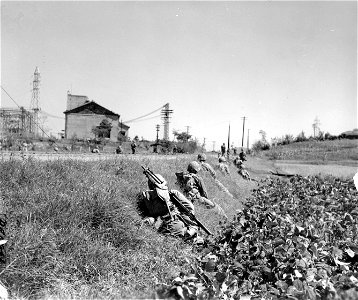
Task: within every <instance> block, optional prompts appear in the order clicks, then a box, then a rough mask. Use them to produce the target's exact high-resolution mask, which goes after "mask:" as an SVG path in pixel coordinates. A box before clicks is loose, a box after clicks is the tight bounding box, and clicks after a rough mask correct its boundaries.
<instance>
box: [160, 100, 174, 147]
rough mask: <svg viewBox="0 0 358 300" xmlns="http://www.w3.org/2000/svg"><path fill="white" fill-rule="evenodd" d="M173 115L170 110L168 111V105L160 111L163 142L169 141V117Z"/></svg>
mask: <svg viewBox="0 0 358 300" xmlns="http://www.w3.org/2000/svg"><path fill="white" fill-rule="evenodd" d="M172 113H173V110H172V109H169V103H167V104H165V105H164V107H163V109H162V111H161V115H162V120H163V123H164V134H163V140H166V141H169V119H170V115H171V114H172Z"/></svg>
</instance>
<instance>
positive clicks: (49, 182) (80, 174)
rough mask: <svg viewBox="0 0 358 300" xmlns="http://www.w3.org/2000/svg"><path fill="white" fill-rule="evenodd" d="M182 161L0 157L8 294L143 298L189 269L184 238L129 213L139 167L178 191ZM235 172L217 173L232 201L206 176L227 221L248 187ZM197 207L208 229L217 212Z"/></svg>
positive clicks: (140, 186)
mask: <svg viewBox="0 0 358 300" xmlns="http://www.w3.org/2000/svg"><path fill="white" fill-rule="evenodd" d="M210 160H211V162H212V163H214V162H215V161H216V159H215V158H210ZM189 161H190V159H189V160H188V159H187V158H177V159H175V160H148V159H144V158H143V159H138V160H137V161H135V160H125V159H109V160H104V161H96V162H83V161H76V160H69V161H60V160H58V161H51V162H50V161H47V162H40V161H35V160H32V159H28V160H24V161H16V160H12V161H1V162H0V169H1V172H0V184H1V193H2V198H3V199H4V203H5V205H4V207H5V213H6V214H7V217H8V227H7V239H8V240H9V241H8V243H7V253H8V263H7V266H6V267H5V269H3V270H1V271H0V272H2V273H1V281H2V282H3V283H4V285H5V286H6V287H7V288H8V290H9V292H10V295H11V297H12V298H32V299H40V298H41V299H44V298H52V299H53V298H58V299H60V298H62V299H63V298H66V299H68V298H77V299H78V298H79V299H98V298H102V299H103V298H106V299H107V298H149V297H150V296H151V295H152V292H153V291H154V287H155V284H156V283H157V282H166V281H167V280H168V279H169V278H172V277H173V276H175V275H178V274H179V272H180V270H182V269H189V264H190V259H191V258H192V257H193V253H192V252H191V246H190V244H187V243H184V242H183V241H181V240H180V239H175V238H172V237H168V236H163V235H160V234H158V233H157V232H156V230H155V229H154V228H152V227H146V226H142V227H141V219H140V217H139V215H138V213H137V210H136V199H137V195H138V193H139V192H140V191H142V190H145V189H146V188H147V184H146V178H145V176H144V175H143V174H142V170H141V167H140V165H141V164H144V165H146V166H149V167H150V168H151V169H153V171H154V172H155V173H161V174H162V175H163V176H164V177H165V178H166V179H167V180H168V183H169V187H171V188H177V187H176V185H175V181H176V179H175V174H174V172H176V171H180V170H183V169H186V166H187V164H188V162H189ZM232 173H233V175H232V177H231V178H225V177H223V176H222V175H221V174H218V176H219V180H221V181H222V182H223V183H224V185H226V186H227V187H228V188H229V190H230V192H231V193H233V194H234V196H235V199H232V198H230V197H228V196H227V195H226V194H224V193H223V192H221V191H220V190H219V189H218V188H217V187H216V185H215V184H214V181H213V179H212V178H211V177H209V176H208V175H206V174H204V175H203V177H204V180H205V181H206V185H207V189H208V192H209V194H210V195H211V196H212V198H215V200H216V202H217V203H219V204H220V205H221V206H222V207H223V209H224V210H225V211H226V212H227V214H228V215H229V217H232V216H233V215H234V213H235V209H237V208H239V207H240V206H241V203H242V201H243V199H244V198H246V197H247V196H248V195H249V193H250V190H251V189H252V188H253V187H255V184H254V183H252V182H245V181H243V180H242V179H241V178H240V177H239V175H237V174H236V173H235V171H234V169H232ZM196 211H197V216H198V218H199V219H201V220H202V221H203V222H204V223H205V225H207V226H208V228H209V229H211V230H212V231H215V228H216V227H217V226H218V224H219V222H220V221H221V219H220V217H219V216H217V215H215V214H214V213H213V212H212V211H211V210H206V209H204V208H202V207H196Z"/></svg>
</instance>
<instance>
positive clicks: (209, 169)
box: [198, 153, 216, 179]
mask: <svg viewBox="0 0 358 300" xmlns="http://www.w3.org/2000/svg"><path fill="white" fill-rule="evenodd" d="M198 161H199V163H200V165H201V168H202V169H203V170H204V171H207V172H209V174H210V175H211V176H212V177H213V178H214V179H215V178H216V173H215V171H214V169H213V167H212V166H210V165H209V164H208V163H207V162H206V155H205V154H204V153H201V154H198Z"/></svg>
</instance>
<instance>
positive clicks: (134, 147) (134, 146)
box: [131, 140, 137, 154]
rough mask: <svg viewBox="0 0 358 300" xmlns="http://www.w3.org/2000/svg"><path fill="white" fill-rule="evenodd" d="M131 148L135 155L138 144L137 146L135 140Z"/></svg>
mask: <svg viewBox="0 0 358 300" xmlns="http://www.w3.org/2000/svg"><path fill="white" fill-rule="evenodd" d="M131 148H132V154H135V149H136V148H137V144H136V142H135V140H133V141H132V143H131Z"/></svg>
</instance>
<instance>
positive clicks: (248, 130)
mask: <svg viewBox="0 0 358 300" xmlns="http://www.w3.org/2000/svg"><path fill="white" fill-rule="evenodd" d="M249 137H250V129H247V149H246V151H248V150H249V148H250V144H249Z"/></svg>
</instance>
